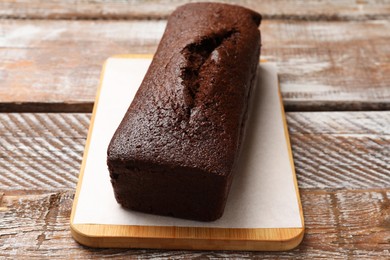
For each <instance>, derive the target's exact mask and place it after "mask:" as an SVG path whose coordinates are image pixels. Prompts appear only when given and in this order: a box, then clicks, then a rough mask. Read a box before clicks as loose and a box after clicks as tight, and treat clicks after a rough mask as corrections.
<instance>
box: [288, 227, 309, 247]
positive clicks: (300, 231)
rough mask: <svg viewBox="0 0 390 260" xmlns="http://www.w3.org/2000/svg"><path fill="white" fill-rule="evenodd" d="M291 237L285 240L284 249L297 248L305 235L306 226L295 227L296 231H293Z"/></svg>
mask: <svg viewBox="0 0 390 260" xmlns="http://www.w3.org/2000/svg"><path fill="white" fill-rule="evenodd" d="M291 234H292V235H291V236H290V237H286V238H285V239H284V240H283V242H284V243H285V248H283V250H293V249H295V248H297V247H298V246H299V245H300V244H301V243H302V240H303V237H304V236H305V227H304V226H303V227H301V228H295V232H293V233H291Z"/></svg>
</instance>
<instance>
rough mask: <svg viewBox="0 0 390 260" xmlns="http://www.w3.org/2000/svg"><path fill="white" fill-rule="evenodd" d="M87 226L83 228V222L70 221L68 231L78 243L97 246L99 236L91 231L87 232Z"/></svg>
mask: <svg viewBox="0 0 390 260" xmlns="http://www.w3.org/2000/svg"><path fill="white" fill-rule="evenodd" d="M88 230H89V229H88V228H85V225H84V224H74V223H73V222H71V223H70V232H71V234H72V237H73V239H74V240H76V241H77V242H78V243H79V244H81V245H83V246H88V247H95V248H98V247H100V246H99V239H100V237H99V236H96V235H94V234H93V232H88Z"/></svg>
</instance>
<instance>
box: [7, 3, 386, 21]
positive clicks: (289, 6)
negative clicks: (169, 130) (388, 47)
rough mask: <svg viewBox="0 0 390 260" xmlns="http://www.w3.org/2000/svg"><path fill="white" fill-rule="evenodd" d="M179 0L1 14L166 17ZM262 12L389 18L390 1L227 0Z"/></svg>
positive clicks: (17, 8)
mask: <svg viewBox="0 0 390 260" xmlns="http://www.w3.org/2000/svg"><path fill="white" fill-rule="evenodd" d="M188 2H191V1H189V0H179V1H163V0H152V1H129V0H125V1H120V2H118V1H102V0H97V1H81V2H80V1H79V2H77V4H70V3H67V2H66V1H65V2H61V1H57V2H52V1H51V2H48V1H42V0H41V1H33V2H31V1H26V0H16V1H2V2H1V3H0V10H1V11H0V18H3V19H69V20H70V19H72V20H75V19H90V20H93V19H95V20H97V19H166V18H167V17H168V15H169V14H170V13H171V12H172V11H173V10H174V9H175V8H176V7H177V6H179V5H182V4H185V3H188ZM216 2H224V3H230V4H239V5H242V6H245V7H248V8H251V9H253V10H256V11H258V12H260V13H261V14H262V15H263V18H264V19H284V20H304V21H320V20H321V21H335V20H336V21H340V20H343V21H351V20H355V21H356V20H358V21H361V20H374V19H389V18H390V8H389V6H388V4H387V5H386V1H384V2H383V1H370V2H366V1H336V0H327V1H303V0H293V1H289V0H279V1H272V0H263V1H256V0H246V1H239V0H227V1H226V0H225V1H216Z"/></svg>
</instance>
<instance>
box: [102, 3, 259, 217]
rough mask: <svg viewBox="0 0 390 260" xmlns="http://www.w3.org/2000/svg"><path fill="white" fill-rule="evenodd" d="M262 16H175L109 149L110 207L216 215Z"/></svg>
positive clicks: (241, 12) (223, 10)
mask: <svg viewBox="0 0 390 260" xmlns="http://www.w3.org/2000/svg"><path fill="white" fill-rule="evenodd" d="M260 20H261V16H260V14H258V13H256V12H254V11H251V10H249V9H246V8H243V7H239V6H233V5H226V4H217V3H195V4H187V5H184V6H181V7H179V8H178V9H177V10H176V11H174V12H173V13H172V15H171V16H170V17H169V19H168V24H167V27H166V30H165V33H164V35H163V37H162V40H161V42H160V44H159V46H158V49H157V52H156V54H155V56H154V58H153V61H152V63H151V65H150V67H149V69H148V71H147V73H146V76H145V78H144V80H143V82H142V84H141V86H140V88H139V89H138V92H137V94H136V96H135V97H134V100H133V101H132V103H131V105H130V107H129V109H128V110H127V112H126V114H125V116H124V118H123V120H122V122H121V124H120V125H119V127H118V129H117V130H116V132H115V134H114V136H113V138H112V140H111V142H110V145H109V147H108V159H107V163H108V168H109V171H110V177H111V182H112V186H113V188H114V193H115V197H116V200H117V201H118V203H120V204H121V205H122V206H123V207H125V208H129V209H133V210H137V211H142V212H147V213H152V214H159V215H168V216H174V217H180V218H187V219H194V220H201V221H212V220H215V219H218V218H220V217H221V216H222V213H223V211H224V207H225V203H226V200H227V196H228V193H229V189H230V186H231V182H232V176H233V172H234V171H235V166H236V164H237V159H238V155H239V151H240V145H241V141H242V138H243V135H244V129H245V127H244V126H245V121H246V120H245V119H246V113H247V108H248V104H247V103H248V102H247V101H248V98H249V94H250V90H251V87H252V85H253V84H254V81H255V75H256V70H257V66H258V61H259V55H260V32H259V30H258V26H259V24H260Z"/></svg>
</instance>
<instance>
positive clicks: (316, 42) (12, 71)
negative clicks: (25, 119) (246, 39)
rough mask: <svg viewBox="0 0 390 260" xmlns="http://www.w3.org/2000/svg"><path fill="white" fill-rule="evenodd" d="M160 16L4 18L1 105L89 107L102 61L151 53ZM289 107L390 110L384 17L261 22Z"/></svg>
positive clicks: (389, 25) (389, 30) (389, 36)
mask: <svg viewBox="0 0 390 260" xmlns="http://www.w3.org/2000/svg"><path fill="white" fill-rule="evenodd" d="M164 28H165V21H101V20H97V21H63V20H60V21H57V20H49V21H48V20H34V22H32V20H3V21H2V22H1V23H0V35H1V37H0V56H1V57H2V60H1V61H0V82H1V83H0V97H1V98H0V101H1V104H0V111H13V112H34V111H35V112H46V111H55V112H60V111H63V112H86V111H88V112H89V111H91V110H92V106H93V101H94V97H95V94H96V89H97V86H98V82H99V76H100V71H101V67H102V64H103V62H104V60H105V59H106V58H108V57H109V56H112V55H115V54H124V53H153V52H154V51H155V50H156V47H157V44H158V42H159V40H160V37H161V36H162V33H163V31H164ZM261 29H262V33H263V50H262V58H264V59H267V60H268V61H272V62H276V63H277V65H278V69H279V74H280V82H281V89H282V94H283V99H284V104H285V107H286V110H287V111H289V110H290V111H291V110H361V109H376V110H378V109H379V110H384V109H390V88H389V85H390V45H389V44H388V42H389V41H390V20H380V21H367V22H364V23H363V22H356V21H355V22H305V21H301V22H294V21H280V20H272V21H270V20H265V21H264V22H263V24H262V25H261Z"/></svg>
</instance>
